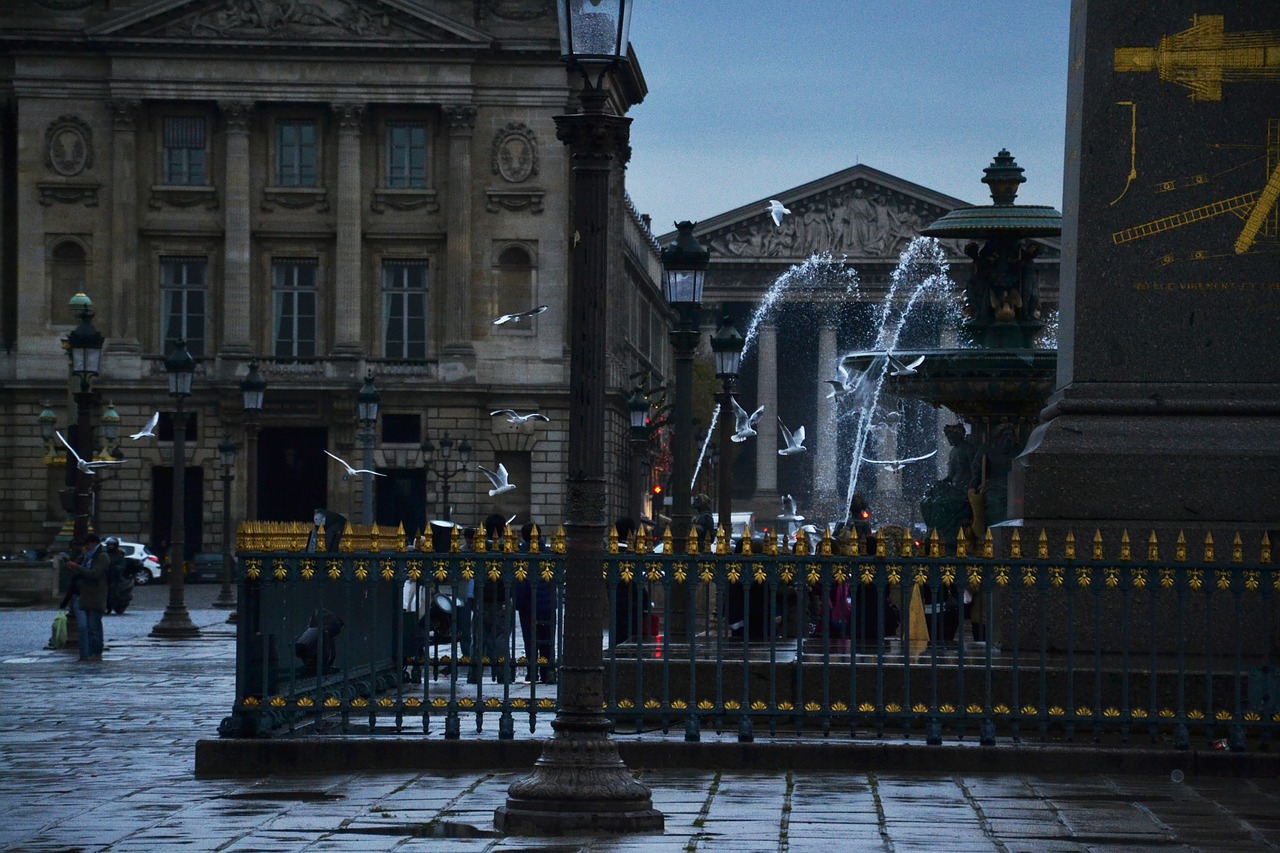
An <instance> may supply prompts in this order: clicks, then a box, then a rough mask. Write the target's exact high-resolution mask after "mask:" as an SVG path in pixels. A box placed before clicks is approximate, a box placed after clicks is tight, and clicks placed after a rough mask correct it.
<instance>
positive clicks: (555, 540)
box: [551, 524, 567, 554]
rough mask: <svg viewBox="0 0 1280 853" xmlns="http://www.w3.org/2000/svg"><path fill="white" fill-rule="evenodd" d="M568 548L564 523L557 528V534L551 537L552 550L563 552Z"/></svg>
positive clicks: (558, 552)
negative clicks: (566, 546)
mask: <svg viewBox="0 0 1280 853" xmlns="http://www.w3.org/2000/svg"><path fill="white" fill-rule="evenodd" d="M566 550H567V549H566V548H565V534H564V525H563V524H562V525H560V526H559V527H557V528H556V532H555V535H554V536H552V537H551V551H552V552H553V553H556V554H563V553H564V552H565V551H566Z"/></svg>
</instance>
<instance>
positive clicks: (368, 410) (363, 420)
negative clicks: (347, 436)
mask: <svg viewBox="0 0 1280 853" xmlns="http://www.w3.org/2000/svg"><path fill="white" fill-rule="evenodd" d="M381 399H382V392H381V391H379V390H378V386H377V385H375V384H373V371H372V370H370V371H369V372H368V373H366V374H365V377H364V385H363V386H361V388H360V392H359V393H358V394H356V420H357V421H358V422H359V424H360V443H361V444H362V445H363V446H364V456H363V459H362V461H361V463H360V467H362V468H364V470H365V473H364V474H361V475H360V476H361V477H362V478H363V479H364V488H363V489H362V492H363V494H362V495H361V499H362V501H363V509H364V523H365V524H366V525H370V524H373V475H372V474H370V473H369V472H370V471H372V470H373V444H374V440H375V437H374V431H373V430H374V427H375V426H377V423H378V401H379V400H381Z"/></svg>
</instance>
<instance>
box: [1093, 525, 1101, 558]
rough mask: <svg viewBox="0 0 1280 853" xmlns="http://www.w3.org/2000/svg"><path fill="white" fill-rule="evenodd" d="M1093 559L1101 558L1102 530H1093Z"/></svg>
mask: <svg viewBox="0 0 1280 853" xmlns="http://www.w3.org/2000/svg"><path fill="white" fill-rule="evenodd" d="M1093 559H1095V560H1101V559H1102V531H1101V530H1096V529H1095V530H1094V531H1093Z"/></svg>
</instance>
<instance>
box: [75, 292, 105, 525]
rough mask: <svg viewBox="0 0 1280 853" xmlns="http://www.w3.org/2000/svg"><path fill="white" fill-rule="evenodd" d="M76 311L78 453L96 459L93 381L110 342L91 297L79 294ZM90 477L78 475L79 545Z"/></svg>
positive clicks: (85, 520)
mask: <svg viewBox="0 0 1280 853" xmlns="http://www.w3.org/2000/svg"><path fill="white" fill-rule="evenodd" d="M71 306H72V310H73V312H74V313H75V316H77V317H79V318H80V325H78V326H76V327H75V328H74V329H72V330H71V334H69V335H67V347H68V349H69V350H70V351H71V372H72V373H73V374H74V375H75V376H77V377H79V379H80V384H79V386H78V388H77V389H76V391H75V394H74V395H73V396H74V399H75V404H76V435H75V444H76V453H77V454H79V456H80V458H81V459H92V458H93V424H92V423H91V421H90V418H91V415H92V413H93V398H94V393H93V387H92V383H93V379H94V377H96V376H97V375H98V369H99V367H101V364H102V345H103V344H104V343H105V342H106V338H104V337H103V336H102V333H101V332H99V331H98V330H97V329H96V328H95V327H94V325H93V303H92V302H91V301H90V300H89V297H88V296H85V295H84V294H83V293H77V294H76V295H75V296H74V297H72V299H71ZM90 491H91V487H90V481H89V474H88V473H87V472H85V470H84V469H83V468H80V467H77V468H76V474H75V503H74V507H75V508H74V520H73V522H72V531H73V532H72V539H73V540H74V544H75V545H77V546H78V545H80V544H81V543H83V542H84V537H85V534H87V533H88V532H89V501H90V498H91V494H90Z"/></svg>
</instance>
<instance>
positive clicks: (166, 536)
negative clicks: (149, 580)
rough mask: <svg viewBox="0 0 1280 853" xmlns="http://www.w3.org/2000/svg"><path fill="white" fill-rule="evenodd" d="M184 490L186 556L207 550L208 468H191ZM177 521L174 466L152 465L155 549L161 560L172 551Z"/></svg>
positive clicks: (153, 542) (152, 524)
mask: <svg viewBox="0 0 1280 853" xmlns="http://www.w3.org/2000/svg"><path fill="white" fill-rule="evenodd" d="M184 476H185V478H186V479H185V482H184V483H183V492H185V495H184V500H183V505H184V507H185V512H184V513H183V525H184V527H185V530H184V531H183V537H182V538H183V548H182V550H183V551H184V552H185V553H184V555H183V559H184V560H190V559H193V558H194V557H195V555H196V554H198V553H200V551H202V550H204V469H203V468H199V467H195V468H187V472H186V474H185V475H184ZM172 524H173V466H172V465H156V466H154V467H152V469H151V552H152V553H153V554H155V555H156V556H157V557H159V558H160V559H161V560H163V559H164V558H165V555H166V554H168V553H169V542H170V541H171V540H172V533H171V526H172Z"/></svg>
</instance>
